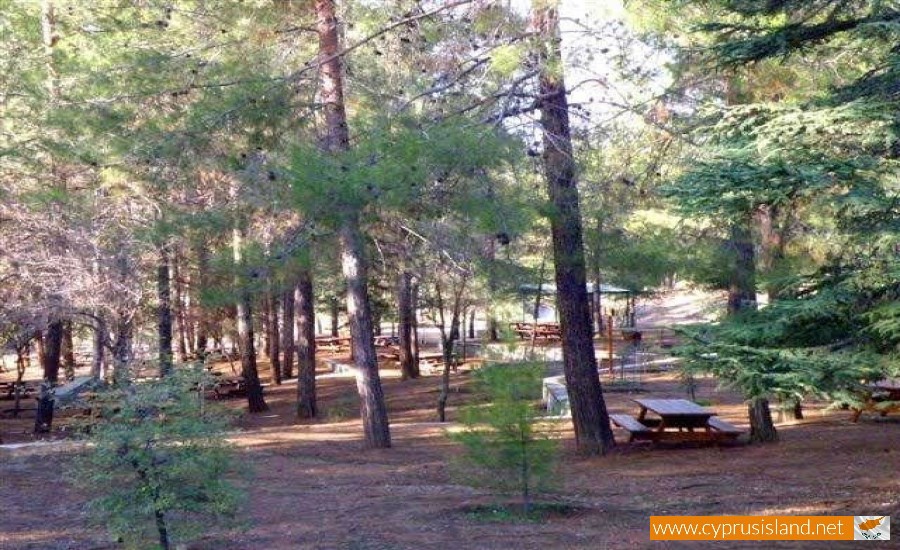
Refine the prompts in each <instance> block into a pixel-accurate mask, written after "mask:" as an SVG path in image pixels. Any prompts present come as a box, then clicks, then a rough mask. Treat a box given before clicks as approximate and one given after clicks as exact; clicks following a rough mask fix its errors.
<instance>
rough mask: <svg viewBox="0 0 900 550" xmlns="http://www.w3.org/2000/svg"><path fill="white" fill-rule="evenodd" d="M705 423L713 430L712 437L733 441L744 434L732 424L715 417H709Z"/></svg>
mask: <svg viewBox="0 0 900 550" xmlns="http://www.w3.org/2000/svg"><path fill="white" fill-rule="evenodd" d="M706 423H707V425H708V426H709V427H710V428H712V429H713V433H714V435H716V436H718V437H721V438H724V439H734V438H736V437H737V436H739V435H741V434H742V433H744V430H742V429H740V428H738V427H737V426H735V425H734V424H729V423H728V422H725V421H724V420H722V419H721V418H719V417H717V416H711V417H710V418H709V420H707V422H706Z"/></svg>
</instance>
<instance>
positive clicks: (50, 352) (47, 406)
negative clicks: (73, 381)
mask: <svg viewBox="0 0 900 550" xmlns="http://www.w3.org/2000/svg"><path fill="white" fill-rule="evenodd" d="M62 341H63V323H62V321H53V322H51V323H50V324H49V325H48V326H47V331H46V332H45V333H44V338H43V350H44V352H43V354H42V358H41V367H42V368H43V370H44V376H43V381H42V382H41V392H40V395H39V397H38V404H37V412H36V413H35V419H34V433H49V432H50V429H51V427H52V426H53V408H54V399H53V394H54V390H53V388H54V387H56V384H57V383H58V382H59V367H60V357H61V351H62Z"/></svg>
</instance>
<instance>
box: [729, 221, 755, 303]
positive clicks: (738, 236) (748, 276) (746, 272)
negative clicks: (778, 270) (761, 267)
mask: <svg viewBox="0 0 900 550" xmlns="http://www.w3.org/2000/svg"><path fill="white" fill-rule="evenodd" d="M728 247H729V250H730V251H731V253H732V265H731V266H730V267H731V270H730V271H731V273H730V281H729V284H728V314H729V315H734V314H737V313H740V312H742V311H747V310H755V309H756V254H755V252H754V249H753V236H752V234H751V233H750V228H749V220H748V219H744V220H737V221H735V222H733V223H732V225H731V235H730V237H729V242H728Z"/></svg>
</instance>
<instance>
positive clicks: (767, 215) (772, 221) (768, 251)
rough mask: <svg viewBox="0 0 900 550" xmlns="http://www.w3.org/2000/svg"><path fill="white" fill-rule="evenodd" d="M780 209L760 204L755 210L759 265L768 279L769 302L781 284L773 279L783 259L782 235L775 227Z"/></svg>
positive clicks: (776, 293)
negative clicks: (757, 229)
mask: <svg viewBox="0 0 900 550" xmlns="http://www.w3.org/2000/svg"><path fill="white" fill-rule="evenodd" d="M779 213H780V209H779V208H778V206H775V205H762V206H760V207H759V208H757V210H756V212H755V217H756V226H757V227H758V228H759V256H760V258H759V259H760V267H761V268H762V271H763V273H764V274H765V275H766V277H767V278H768V280H767V281H766V283H765V288H766V295H767V296H768V297H769V302H770V303H771V302H772V301H774V300H775V299H776V298H777V297H778V293H779V292H780V291H781V285H780V284H778V282H777V281H775V280H773V277H774V275H775V269H776V268H777V267H778V265H779V264H780V263H781V261H782V260H784V235H783V233H782V231H779V230H778V229H777V227H776V226H777V224H778V215H779Z"/></svg>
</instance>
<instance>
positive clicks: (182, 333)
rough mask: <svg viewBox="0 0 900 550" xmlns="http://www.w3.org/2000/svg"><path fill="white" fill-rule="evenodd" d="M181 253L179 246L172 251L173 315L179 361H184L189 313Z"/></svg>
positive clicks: (185, 357)
mask: <svg viewBox="0 0 900 550" xmlns="http://www.w3.org/2000/svg"><path fill="white" fill-rule="evenodd" d="M180 256H181V255H180V254H179V247H175V249H174V250H173V252H172V258H171V261H172V272H171V273H172V281H171V286H172V292H171V294H170V295H171V298H172V317H173V319H174V321H175V327H176V330H175V336H176V345H177V349H178V361H179V362H180V363H184V362H185V361H186V360H187V354H188V350H187V315H185V307H184V298H183V296H184V292H183V289H184V280H183V277H184V273H183V272H182V265H181V263H182V258H181V257H180Z"/></svg>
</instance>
